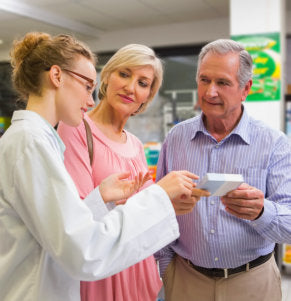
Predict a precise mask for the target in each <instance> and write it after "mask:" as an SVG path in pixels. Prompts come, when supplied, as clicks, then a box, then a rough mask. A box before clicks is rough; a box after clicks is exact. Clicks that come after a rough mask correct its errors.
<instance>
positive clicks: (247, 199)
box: [221, 184, 264, 220]
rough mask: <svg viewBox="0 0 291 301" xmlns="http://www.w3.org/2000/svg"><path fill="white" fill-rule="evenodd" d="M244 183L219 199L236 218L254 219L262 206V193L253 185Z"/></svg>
mask: <svg viewBox="0 0 291 301" xmlns="http://www.w3.org/2000/svg"><path fill="white" fill-rule="evenodd" d="M245 185H247V184H245ZM245 185H244V184H242V185H241V186H242V187H241V186H240V187H239V189H236V190H233V191H231V192H229V193H228V194H227V195H226V196H223V197H222V198H221V201H222V203H223V204H224V206H225V210H226V211H227V212H229V213H230V214H232V215H234V216H236V217H238V218H244V219H248V220H254V219H256V218H257V217H258V216H259V214H260V213H261V211H262V208H263V207H264V194H263V192H262V191H261V190H259V189H257V188H255V187H251V186H249V185H247V186H245Z"/></svg>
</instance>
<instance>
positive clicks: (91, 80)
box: [56, 56, 97, 126]
mask: <svg viewBox="0 0 291 301" xmlns="http://www.w3.org/2000/svg"><path fill="white" fill-rule="evenodd" d="M96 76H97V74H96V70H95V67H94V65H93V64H92V62H91V61H90V60H88V59H86V58H85V57H82V56H80V57H79V58H78V59H77V60H76V61H75V64H74V65H73V66H72V67H71V68H70V69H62V78H63V89H62V90H61V93H60V94H59V97H58V100H57V102H56V106H57V107H56V111H57V114H58V117H59V118H58V119H59V120H62V121H63V122H64V123H66V124H68V125H70V126H78V125H79V124H80V123H81V122H82V119H83V116H84V112H86V111H87V109H88V107H92V106H93V105H94V100H93V97H92V93H93V91H94V89H95V81H96Z"/></svg>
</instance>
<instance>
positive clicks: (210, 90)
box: [206, 83, 217, 97]
mask: <svg viewBox="0 0 291 301" xmlns="http://www.w3.org/2000/svg"><path fill="white" fill-rule="evenodd" d="M206 95H207V96H209V97H215V96H217V87H216V84H215V83H210V84H209V85H208V87H207V91H206Z"/></svg>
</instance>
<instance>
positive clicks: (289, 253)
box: [283, 244, 291, 265]
mask: <svg viewBox="0 0 291 301" xmlns="http://www.w3.org/2000/svg"><path fill="white" fill-rule="evenodd" d="M283 263H284V264H290V265H291V245H288V244H284V245H283Z"/></svg>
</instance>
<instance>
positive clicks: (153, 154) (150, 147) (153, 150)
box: [144, 142, 161, 181]
mask: <svg viewBox="0 0 291 301" xmlns="http://www.w3.org/2000/svg"><path fill="white" fill-rule="evenodd" d="M160 150H161V143H160V142H147V143H145V144H144V152H145V156H146V160H147V164H148V168H149V172H150V175H151V177H152V179H153V181H155V180H156V173H157V164H158V159H159V154H160Z"/></svg>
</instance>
